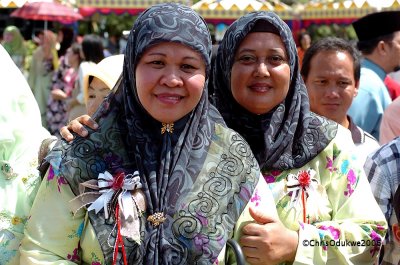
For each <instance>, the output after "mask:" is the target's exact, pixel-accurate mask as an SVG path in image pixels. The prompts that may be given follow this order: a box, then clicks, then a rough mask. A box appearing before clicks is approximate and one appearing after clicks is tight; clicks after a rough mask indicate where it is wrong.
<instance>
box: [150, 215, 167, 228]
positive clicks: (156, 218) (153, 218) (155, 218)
mask: <svg viewBox="0 0 400 265" xmlns="http://www.w3.org/2000/svg"><path fill="white" fill-rule="evenodd" d="M166 219H167V218H165V217H164V213H162V212H158V213H154V214H152V215H150V216H149V217H147V221H149V222H150V223H151V224H152V225H153V226H159V225H160V224H162V223H163V222H164V221H165V220H166Z"/></svg>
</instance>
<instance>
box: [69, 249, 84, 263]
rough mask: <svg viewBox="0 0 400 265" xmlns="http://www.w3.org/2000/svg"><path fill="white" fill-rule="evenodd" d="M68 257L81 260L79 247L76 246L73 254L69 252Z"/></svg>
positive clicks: (74, 260)
mask: <svg viewBox="0 0 400 265" xmlns="http://www.w3.org/2000/svg"><path fill="white" fill-rule="evenodd" d="M67 259H68V260H70V261H73V262H79V261H80V260H81V258H80V257H79V255H78V248H75V249H74V250H73V252H72V254H68V256H67Z"/></svg>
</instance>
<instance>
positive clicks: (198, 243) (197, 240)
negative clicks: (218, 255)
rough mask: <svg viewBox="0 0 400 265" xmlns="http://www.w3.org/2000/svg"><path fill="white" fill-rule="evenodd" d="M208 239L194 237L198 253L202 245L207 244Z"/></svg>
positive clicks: (199, 236) (201, 235)
mask: <svg viewBox="0 0 400 265" xmlns="http://www.w3.org/2000/svg"><path fill="white" fill-rule="evenodd" d="M208 242H209V239H208V238H207V237H206V236H205V235H203V234H197V236H195V237H194V245H195V247H196V249H197V250H198V251H201V250H203V249H204V245H206V244H208Z"/></svg>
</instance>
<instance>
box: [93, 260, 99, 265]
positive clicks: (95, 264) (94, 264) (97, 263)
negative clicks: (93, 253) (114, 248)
mask: <svg viewBox="0 0 400 265" xmlns="http://www.w3.org/2000/svg"><path fill="white" fill-rule="evenodd" d="M92 265H101V263H100V262H98V261H95V262H92Z"/></svg>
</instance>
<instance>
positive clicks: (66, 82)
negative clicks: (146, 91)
mask: <svg viewBox="0 0 400 265" xmlns="http://www.w3.org/2000/svg"><path fill="white" fill-rule="evenodd" d="M77 76H78V71H77V70H75V69H74V68H73V67H70V66H68V65H66V63H65V57H62V58H60V66H59V68H58V69H57V70H56V71H55V73H54V75H53V78H52V86H51V90H53V89H60V90H62V91H63V92H65V93H66V94H67V96H68V98H70V97H71V96H72V91H73V89H74V85H75V80H76V78H77ZM46 117H47V127H48V129H49V131H50V133H51V134H52V135H57V136H59V134H60V133H59V130H60V128H61V127H62V126H64V125H65V124H67V123H68V114H67V100H55V99H53V98H52V97H51V96H50V97H49V99H48V103H47V112H46Z"/></svg>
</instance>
